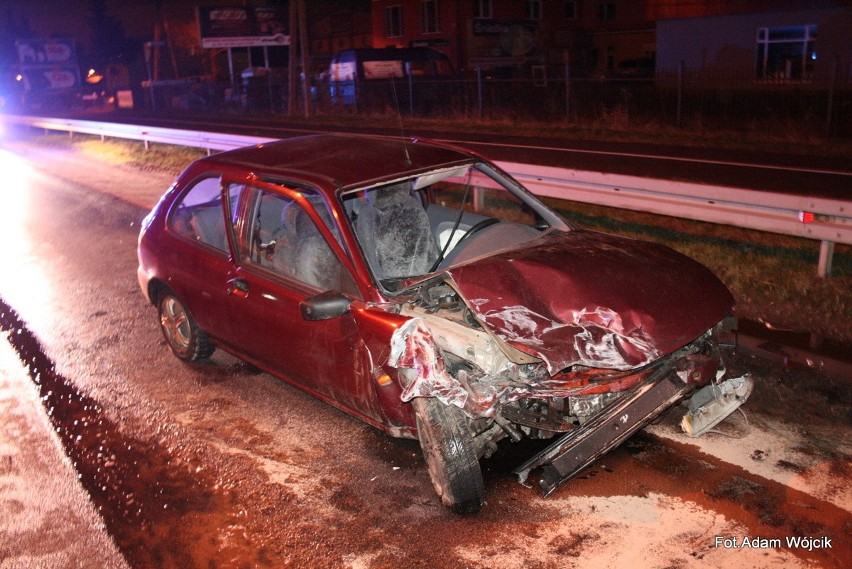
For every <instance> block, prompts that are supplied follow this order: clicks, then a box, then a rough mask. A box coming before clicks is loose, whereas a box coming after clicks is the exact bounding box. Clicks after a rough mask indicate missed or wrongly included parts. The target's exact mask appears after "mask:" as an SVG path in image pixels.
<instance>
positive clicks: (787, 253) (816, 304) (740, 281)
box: [545, 199, 852, 342]
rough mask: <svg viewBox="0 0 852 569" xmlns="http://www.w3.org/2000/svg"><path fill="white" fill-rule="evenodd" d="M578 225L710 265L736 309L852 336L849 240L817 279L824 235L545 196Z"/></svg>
mask: <svg viewBox="0 0 852 569" xmlns="http://www.w3.org/2000/svg"><path fill="white" fill-rule="evenodd" d="M545 201H547V202H548V203H549V205H550V206H551V207H553V208H554V209H556V210H557V211H559V212H560V213H561V214H562V215H563V216H565V217H566V218H567V219H569V220H570V221H572V222H573V223H575V224H576V225H578V226H580V227H584V228H587V229H594V230H598V231H605V232H607V233H614V234H618V235H622V236H625V237H630V238H634V239H642V240H645V241H655V242H658V243H662V244H664V245H666V246H668V247H671V248H673V249H675V250H677V251H680V252H681V253H684V254H685V255H688V256H689V257H692V258H693V259H695V260H697V261H699V262H700V263H702V264H704V265H706V266H707V267H709V268H710V269H711V270H712V271H713V272H714V273H716V275H717V276H718V277H719V278H720V279H722V281H723V282H724V283H725V284H726V285H727V286H728V287H729V288H730V289H731V291H732V292H733V293H734V296H735V297H736V299H737V314H738V315H739V316H741V317H744V318H750V319H753V320H762V321H766V322H770V323H771V324H773V325H774V326H776V327H780V328H789V329H795V330H803V331H808V332H813V333H817V334H820V335H823V336H825V337H828V338H832V339H835V340H838V341H844V342H848V341H852V294H850V291H852V247H849V246H845V245H838V246H837V247H836V248H835V254H834V265H833V276H832V277H830V278H827V279H822V278H819V277H818V276H817V274H816V272H817V261H818V259H819V242H817V241H813V240H809V239H801V238H797V237H791V236H786V235H776V234H773V233H766V232H762V231H753V230H747V229H739V228H735V227H728V226H723V225H715V224H711V223H704V222H700V221H690V220H685V219H678V218H671V217H666V216H659V215H654V214H647V213H640V212H632V211H627V210H619V209H615V208H606V207H601V206H594V205H587V204H580V203H575V202H566V201H560V200H552V199H548V200H545Z"/></svg>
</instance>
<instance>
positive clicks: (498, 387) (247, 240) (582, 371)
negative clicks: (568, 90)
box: [138, 135, 751, 513]
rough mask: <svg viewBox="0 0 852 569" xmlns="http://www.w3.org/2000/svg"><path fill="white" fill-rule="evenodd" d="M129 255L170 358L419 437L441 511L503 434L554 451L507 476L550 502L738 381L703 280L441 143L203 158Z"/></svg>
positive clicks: (690, 425)
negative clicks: (674, 414) (651, 428)
mask: <svg viewBox="0 0 852 569" xmlns="http://www.w3.org/2000/svg"><path fill="white" fill-rule="evenodd" d="M138 256H139V271H138V276H139V283H140V285H141V288H142V291H143V293H144V294H145V296H146V297H147V299H148V300H149V301H150V302H151V303H152V304H153V305H154V306H156V307H157V308H158V311H159V320H160V326H161V328H162V331H163V334H164V336H165V340H166V343H167V344H168V346H169V347H170V348H171V350H172V351H173V352H174V354H175V355H176V356H177V357H178V358H180V359H182V360H185V361H188V362H193V361H197V360H202V359H205V358H208V357H209V356H210V355H211V354H212V353H213V351H214V349H215V348H216V347H221V348H223V349H225V350H226V351H228V352H230V353H232V354H234V355H236V356H238V357H240V358H242V359H244V360H246V361H248V362H251V363H252V364H254V365H256V366H258V367H260V368H262V369H264V370H266V371H268V372H269V373H271V374H273V375H274V376H276V377H279V378H281V379H282V380H284V381H287V382H288V383H291V384H292V385H294V386H296V387H298V388H299V389H302V390H304V391H306V392H308V393H310V394H312V395H314V396H316V397H318V398H319V399H321V400H323V401H325V402H327V403H330V404H331V405H334V406H335V407H337V408H339V409H342V410H344V411H346V412H347V413H350V414H351V415H353V416H355V417H357V418H358V419H361V420H363V421H365V422H367V423H369V424H371V425H373V426H375V427H378V428H380V429H383V430H384V431H385V432H386V433H388V434H389V435H391V436H394V437H407V438H415V439H418V440H419V441H420V445H421V447H422V449H423V453H424V456H425V460H426V464H427V466H428V471H429V475H430V477H431V480H432V483H433V485H434V487H435V490H436V492H437V493H438V495H439V496H440V498H441V500H442V502H443V503H444V504H445V505H447V506H449V507H450V508H452V509H454V510H455V511H457V512H462V513H470V512H475V511H477V510H478V509H479V508H480V506H481V504H482V501H483V496H484V488H483V481H482V475H481V472H480V466H479V460H480V459H482V458H484V457H488V456H490V455H491V454H492V453H494V452H495V451H497V442H498V441H500V440H501V439H505V438H508V439H511V440H512V441H515V442H518V441H520V440H521V439H523V438H534V439H551V438H552V439H553V440H554V442H553V444H552V445H551V446H549V447H547V448H546V449H545V450H544V451H542V452H540V453H538V454H536V455H535V456H533V457H531V458H530V460H529V461H527V462H526V463H525V464H523V465H521V466H519V468H518V469H517V470H516V471H515V473H516V474H517V476H518V478H519V480H521V481H522V482H523V481H524V480H526V479H527V477H528V476H529V475H530V474H531V473H532V472H533V471H536V472H538V469H539V468H541V475H540V478H539V486H540V488H541V490H542V491H543V492H544V493H545V494H547V493H549V492H551V491H552V490H553V489H554V488H555V487H556V486H557V485H558V484H559V483H560V482H562V481H564V480H565V479H567V478H569V477H570V476H572V475H573V474H574V473H576V472H578V471H579V470H581V469H582V468H584V467H585V466H586V465H588V464H590V463H591V462H593V461H594V460H595V459H596V458H597V457H598V456H600V455H601V454H603V453H604V452H606V451H608V450H609V449H611V448H613V447H614V446H616V445H617V444H619V443H620V442H621V441H623V440H624V439H625V438H627V437H628V436H629V435H630V434H632V433H633V432H635V431H636V430H637V429H640V428H642V427H643V426H644V425H646V424H647V423H648V422H649V421H650V420H652V419H653V418H654V417H655V416H656V415H657V414H659V413H660V412H662V411H663V410H665V409H666V408H668V407H669V406H671V405H672V404H674V403H676V402H678V401H680V400H682V399H684V398H685V397H687V396H688V395H689V394H690V393H692V392H693V391H695V390H698V389H701V391H700V392H699V393H701V394H703V398H702V399H700V400H699V403H700V404H696V405H693V407H692V408H691V410H690V412H689V414H688V415H687V417H686V418H685V427H686V428H687V429H688V430H689V432H691V433H692V434H698V433H700V432H701V431H703V430H706V429H707V428H709V427H708V426H712V425H714V424H715V422H718V420H720V419H721V418H722V417H723V416H724V415H725V413H728V412H730V411H732V410H733V408H735V407H736V406H738V405H739V403H740V402H741V401H742V400H743V399H744V397H746V396H747V395H748V392H749V391H750V389H751V383H750V381H749V380H748V379H747V378H734V379H729V380H726V381H723V376H724V366H723V364H722V360H721V357H720V353H719V346H718V334H719V333H720V331H721V330H722V328H723V326H724V325H725V324H726V323H727V322H728V319H727V317H728V316H729V315H730V314H731V311H732V307H733V304H734V300H733V298H732V296H731V294H730V293H729V292H728V290H727V289H726V288H725V286H724V285H723V284H722V283H721V282H720V281H719V280H718V279H717V278H716V277H715V276H714V275H713V274H712V273H711V272H710V271H709V270H708V269H706V268H705V267H703V266H702V265H700V264H699V263H697V262H695V261H693V260H691V259H689V258H687V257H685V256H683V255H681V254H679V253H676V252H674V251H672V250H671V249H668V248H666V247H664V246H661V245H657V244H652V243H645V242H641V241H634V240H630V239H625V238H621V237H615V236H611V235H607V234H603V233H596V232H593V231H587V230H583V229H579V228H576V227H573V226H572V225H571V224H570V223H568V222H566V221H565V220H564V219H562V218H561V217H560V216H559V215H558V214H556V213H555V212H554V211H552V210H551V209H549V208H548V207H546V206H545V205H544V204H542V203H541V202H540V201H539V200H538V199H536V198H535V197H534V196H533V195H532V194H531V193H529V192H528V191H527V190H526V189H524V188H523V187H522V186H521V185H520V184H519V183H518V182H517V181H515V180H514V179H512V178H511V177H509V176H508V175H507V174H505V173H504V172H502V171H501V170H500V168H498V167H497V166H495V165H494V164H492V163H491V162H489V161H488V160H486V159H484V158H482V157H480V156H478V155H477V154H474V153H472V152H468V151H466V150H463V149H460V148H457V147H453V146H449V145H446V144H439V143H435V142H428V141H422V140H416V139H410V140H405V139H391V138H380V137H365V136H347V135H317V136H308V137H300V138H291V139H287V140H282V141H279V142H274V143H270V144H262V145H257V146H252V147H248V148H244V149H239V150H234V151H230V152H224V153H221V154H217V155H214V156H210V157H207V158H203V159H201V160H198V161H196V162H194V163H193V164H191V165H190V166H189V167H188V168H187V169H186V170H185V171H184V172H183V173H182V174H181V175H180V177H179V178H178V179H177V181H176V183H175V184H174V186H173V187H172V188H171V189H169V191H168V192H167V193H166V194H165V195H164V196H163V198H162V199H161V200H160V202H159V203H158V204H157V206H156V207H155V208H154V209H153V211H152V212H151V213H150V214H149V215H148V216H147V217H146V218H145V220H144V223H143V225H142V230H141V233H140V236H139V247H138ZM702 386H706V387H703V388H702ZM708 390H710V391H708Z"/></svg>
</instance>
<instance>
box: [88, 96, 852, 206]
mask: <svg viewBox="0 0 852 569" xmlns="http://www.w3.org/2000/svg"><path fill="white" fill-rule="evenodd" d="M79 118H86V119H89V120H99V121H104V122H124V123H130V124H142V125H149V126H158V127H164V128H179V129H187V130H204V131H212V132H229V133H234V134H243V135H250V136H264V137H270V138H275V137H279V138H288V137H292V136H301V135H305V134H312V133H316V132H326V131H335V130H343V131H346V132H358V133H366V134H380V135H391V136H398V135H399V134H400V130H399V129H387V128H380V127H376V126H372V125H370V124H369V122H368V121H365V124H364V125H362V126H358V127H352V126H347V127H344V128H343V129H340V127H336V126H322V125H316V126H304V125H300V124H299V123H296V124H295V125H294V124H289V123H288V122H287V121H286V119H285V118H281V117H274V116H273V117H270V116H255V115H239V114H223V113H220V114H216V115H206V116H205V115H204V114H195V113H181V114H175V113H168V112H165V111H164V112H162V113H152V112H148V111H134V112H103V111H98V112H91V113H88V114H85V115H84V116H80V117H79ZM483 130H485V127H484V128H483ZM404 132H405V134H406V136H420V137H428V138H434V139H437V140H442V141H446V142H451V143H455V144H460V145H463V146H466V147H468V148H471V149H472V150H475V151H477V152H479V153H481V154H483V155H485V156H486V157H488V158H490V159H492V160H497V161H509V162H519V163H525V164H540V165H543V166H557V167H562V168H571V169H576V170H589V171H594V172H607V173H613V174H626V175H633V176H641V177H648V178H658V179H664V180H676V181H687V182H694V183H701V184H710V185H717V186H730V187H736V188H748V189H755V190H765V191H772V192H780V193H788V194H797V195H806V196H819V197H826V198H834V199H846V200H848V199H852V163H850V160H849V157H848V156H815V155H813V154H810V153H805V152H802V153H795V152H784V153H781V152H770V151H767V150H765V149H763V148H754V149H749V150H741V149H740V150H724V149H716V148H708V147H699V146H672V145H670V144H665V143H661V142H659V141H658V140H655V138H654V135H653V134H649V135H648V140H647V141H644V142H641V143H639V142H630V143H627V142H610V141H582V140H568V139H559V138H550V137H536V136H511V135H510V136H507V135H499V136H496V135H493V134H489V133H487V132H476V131H473V132H471V131H469V130H467V131H465V130H461V129H456V130H454V129H453V125H452V122H451V121H448V122H447V123H446V124H445V125H444V126H443V127H442V130H422V129H416V130H415V129H412V128H407V129H405V131H404Z"/></svg>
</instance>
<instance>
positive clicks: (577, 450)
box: [514, 346, 721, 496]
mask: <svg viewBox="0 0 852 569" xmlns="http://www.w3.org/2000/svg"><path fill="white" fill-rule="evenodd" d="M697 351H699V349H698V347H696V346H690V347H687V348H684V349H683V350H681V351H679V352H678V353H676V354H673V355H672V356H670V357H669V358H666V359H665V360H664V361H662V362H660V363H659V365H658V366H657V367H655V369H653V371H651V372H650V373H649V374H648V376H647V377H646V378H645V379H644V380H643V381H642V382H641V383H640V384H638V385H637V386H635V387H633V388H632V389H630V390H628V391H626V392H625V393H624V394H623V395H621V396H620V397H618V399H616V400H615V401H613V402H612V403H611V404H609V405H607V406H606V407H605V408H603V409H602V410H601V411H600V412H598V413H597V414H596V415H594V416H593V417H592V418H590V419H589V420H588V421H587V422H586V423H584V424H583V425H581V426H580V427H577V428H576V429H574V430H572V431H569V432H568V433H566V434H564V435H563V436H562V437H560V438H559V439H557V440H556V442H554V443H553V444H552V445H550V446H549V447H547V448H546V449H544V450H543V451H541V452H540V453H538V454H536V455H535V456H533V457H532V458H530V459H529V460H528V461H526V462H525V463H524V464H522V465H521V466H519V467H518V468H517V469H515V470H514V474H515V475H517V476H518V480H519V482H521V483H522V484H523V483H525V482H526V480H527V478H528V477H529V475H530V473H531V472H532V471H533V470H535V469H536V468H539V467H541V468H542V472H541V476H540V478H539V482H538V485H539V488H540V489H541V492H542V494H543V495H545V496H547V495H548V494H550V493H551V492H552V491H553V490H554V489H555V488H556V487H557V486H559V484H561V483H562V482H564V481H565V480H567V479H569V478H571V477H572V476H574V475H575V474H576V473H577V472H579V471H580V470H582V469H583V468H585V467H586V466H588V465H589V464H591V463H592V462H594V461H595V460H597V459H598V458H600V457H601V456H603V455H604V454H606V453H607V452H609V451H610V450H612V449H613V448H615V447H616V446H618V445H619V444H621V443H622V442H623V441H624V440H625V439H627V438H628V437H630V435H632V434H633V433H635V432H636V431H638V430H639V429H641V428H642V427H644V426H645V425H647V424H648V423H649V422H651V421H652V420H653V419H654V418H655V417H657V415H659V414H660V413H662V412H663V411H665V410H666V409H668V408H669V407H671V406H672V405H673V404H675V403H677V402H678V401H680V400H682V399H684V398H685V397H686V396H687V395H689V394H690V393H691V392H692V391H694V390H695V389H696V388H697V387H700V384H699V385H696V384H695V383H693V382H691V381H690V380H691V379H692V378H701V379H702V383H704V382H706V381H708V380H709V379H710V378H715V376H716V371H717V370H718V369H719V366H720V364H721V357H720V356H719V353H718V350H717V349H715V348H714V349H712V350H710V353H707V351H706V350H702V351H703V352H704V354H705V355H699V354H697V353H696V352H697Z"/></svg>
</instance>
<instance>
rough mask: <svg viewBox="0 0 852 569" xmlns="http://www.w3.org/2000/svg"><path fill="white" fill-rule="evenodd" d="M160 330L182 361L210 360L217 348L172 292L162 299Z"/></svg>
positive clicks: (160, 304) (173, 351)
mask: <svg viewBox="0 0 852 569" xmlns="http://www.w3.org/2000/svg"><path fill="white" fill-rule="evenodd" d="M159 310H160V329H162V331H163V336H164V337H165V338H166V342H167V343H168V344H169V348H171V350H172V353H173V354H174V355H176V356H177V357H179V358H180V359H182V360H185V361H188V362H196V361H198V360H204V359H207V358H209V357H210V356H211V355H212V354H213V351H214V350H215V349H216V348H215V346H213V344H212V343H211V342H210V339H209V338H208V337H207V334H205V333H204V330H202V329H201V328H199V326H198V323H197V322H196V321H195V318H193V317H192V314H190V313H189V311H188V310H187V309H186V307H184V305H183V303H182V302H181V301H180V299H178V297H176V296H175V295H174V294H172V293H171V292H167V293H165V294H163V295H162V296H161V297H160V302H159Z"/></svg>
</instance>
